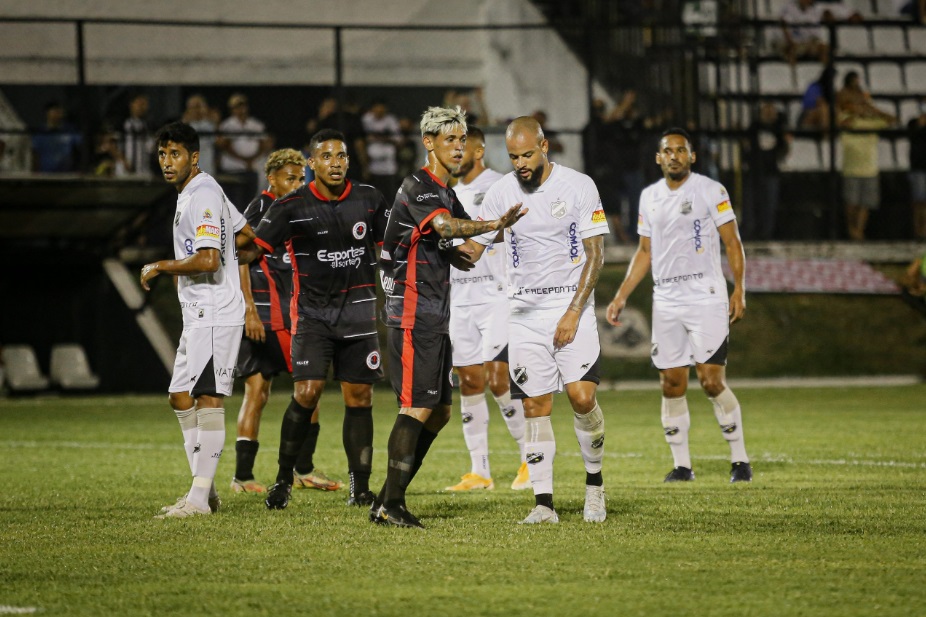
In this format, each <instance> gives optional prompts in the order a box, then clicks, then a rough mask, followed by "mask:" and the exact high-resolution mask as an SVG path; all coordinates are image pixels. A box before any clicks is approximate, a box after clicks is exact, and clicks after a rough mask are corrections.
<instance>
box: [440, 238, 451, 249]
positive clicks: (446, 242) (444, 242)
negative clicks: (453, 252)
mask: <svg viewBox="0 0 926 617" xmlns="http://www.w3.org/2000/svg"><path fill="white" fill-rule="evenodd" d="M437 248H438V250H441V251H449V250H450V249H452V248H453V238H441V239H440V240H438V241H437Z"/></svg>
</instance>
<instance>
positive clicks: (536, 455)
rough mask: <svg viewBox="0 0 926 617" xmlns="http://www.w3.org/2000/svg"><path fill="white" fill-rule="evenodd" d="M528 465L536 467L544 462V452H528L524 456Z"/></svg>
mask: <svg viewBox="0 0 926 617" xmlns="http://www.w3.org/2000/svg"><path fill="white" fill-rule="evenodd" d="M524 458H526V459H527V464H528V465H536V464H537V463H540V462H542V461H543V452H528V453H527V454H525V455H524Z"/></svg>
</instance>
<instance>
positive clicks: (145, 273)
mask: <svg viewBox="0 0 926 617" xmlns="http://www.w3.org/2000/svg"><path fill="white" fill-rule="evenodd" d="M158 274H160V272H159V271H158V264H157V262H155V263H153V264H145V265H144V266H142V269H141V279H140V280H141V287H142V289H144V290H145V291H151V287H150V286H149V285H148V281H150V280H151V279H153V278H154V277H156V276H157V275H158Z"/></svg>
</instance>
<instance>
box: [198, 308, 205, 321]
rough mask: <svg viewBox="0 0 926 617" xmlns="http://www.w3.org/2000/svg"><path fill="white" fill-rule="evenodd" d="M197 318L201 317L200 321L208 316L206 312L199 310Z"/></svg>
mask: <svg viewBox="0 0 926 617" xmlns="http://www.w3.org/2000/svg"><path fill="white" fill-rule="evenodd" d="M196 316H197V317H199V318H200V319H202V318H203V317H205V316H206V311H204V310H203V309H199V311H198V312H197V314H196Z"/></svg>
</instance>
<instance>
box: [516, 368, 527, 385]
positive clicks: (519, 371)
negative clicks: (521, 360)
mask: <svg viewBox="0 0 926 617" xmlns="http://www.w3.org/2000/svg"><path fill="white" fill-rule="evenodd" d="M513 374H514V382H515V383H516V384H518V385H519V386H523V385H524V384H525V383H527V369H526V368H524V367H523V366H521V365H520V364H519V365H518V366H516V367H514V373H513Z"/></svg>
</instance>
